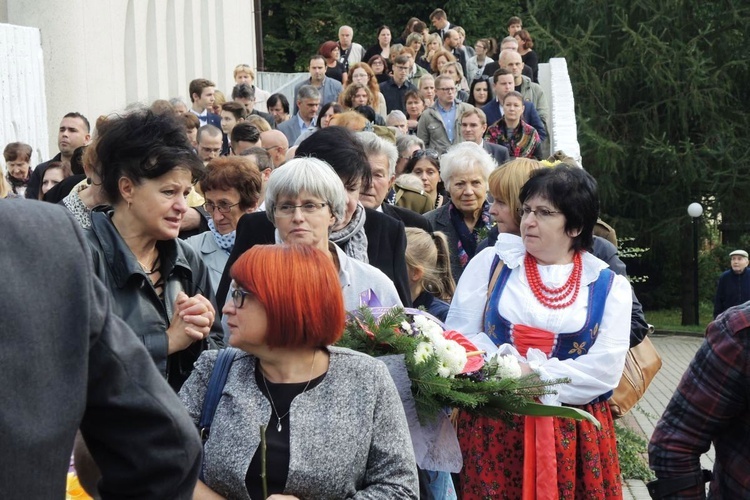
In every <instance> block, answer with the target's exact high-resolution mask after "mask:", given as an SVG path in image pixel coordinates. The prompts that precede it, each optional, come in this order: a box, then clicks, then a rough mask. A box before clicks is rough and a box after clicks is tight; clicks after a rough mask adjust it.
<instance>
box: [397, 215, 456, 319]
mask: <svg viewBox="0 0 750 500" xmlns="http://www.w3.org/2000/svg"><path fill="white" fill-rule="evenodd" d="M406 268H407V270H408V271H409V285H410V287H411V300H412V302H413V304H414V307H424V308H425V309H426V310H427V312H428V313H430V314H432V315H433V316H435V317H436V318H438V319H439V320H440V321H445V317H446V316H447V315H448V309H449V308H450V306H449V304H448V302H446V301H450V300H451V297H452V296H453V292H454V291H455V289H456V283H455V281H453V274H452V273H451V264H450V253H449V251H448V238H447V236H445V234H443V233H441V232H440V231H437V232H434V233H432V234H430V233H427V232H426V231H425V230H424V229H419V228H415V227H407V228H406Z"/></svg>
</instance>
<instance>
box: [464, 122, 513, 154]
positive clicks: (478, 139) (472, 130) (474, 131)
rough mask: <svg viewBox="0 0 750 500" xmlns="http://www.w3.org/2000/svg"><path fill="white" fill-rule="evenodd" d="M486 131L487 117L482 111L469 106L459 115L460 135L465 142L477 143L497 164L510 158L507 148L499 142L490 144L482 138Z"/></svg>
mask: <svg viewBox="0 0 750 500" xmlns="http://www.w3.org/2000/svg"><path fill="white" fill-rule="evenodd" d="M486 131H487V117H486V116H485V114H484V111H482V110H481V109H477V108H471V109H469V110H467V111H466V112H465V113H464V114H463V115H461V136H462V137H463V138H464V141H466V142H474V143H476V144H479V145H480V146H482V147H483V148H484V150H485V151H487V152H488V153H489V154H490V156H492V157H493V158H494V159H495V162H496V163H497V165H498V166H500V165H502V164H503V163H505V162H506V161H508V160H509V159H510V156H509V154H508V148H506V147H505V146H501V145H500V144H492V143H489V142H487V141H485V140H484V139H482V137H484V133H485V132H486Z"/></svg>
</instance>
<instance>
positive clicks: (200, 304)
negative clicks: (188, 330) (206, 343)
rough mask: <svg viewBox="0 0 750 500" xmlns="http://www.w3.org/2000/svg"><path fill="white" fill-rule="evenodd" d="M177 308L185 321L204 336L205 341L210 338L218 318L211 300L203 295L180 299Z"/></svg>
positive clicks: (176, 302) (177, 301) (176, 303)
mask: <svg viewBox="0 0 750 500" xmlns="http://www.w3.org/2000/svg"><path fill="white" fill-rule="evenodd" d="M175 306H176V308H177V309H178V310H179V314H180V317H181V318H182V320H183V321H185V322H186V323H190V324H192V325H194V326H195V327H196V329H197V330H198V331H200V332H201V333H202V334H203V338H204V339H205V338H206V337H208V334H209V333H211V326H213V324H214V318H215V317H216V311H215V310H214V306H213V304H211V301H210V300H208V299H207V298H206V297H204V296H203V295H201V294H196V295H193V296H192V297H187V296H185V297H178V298H177V300H176V301H175Z"/></svg>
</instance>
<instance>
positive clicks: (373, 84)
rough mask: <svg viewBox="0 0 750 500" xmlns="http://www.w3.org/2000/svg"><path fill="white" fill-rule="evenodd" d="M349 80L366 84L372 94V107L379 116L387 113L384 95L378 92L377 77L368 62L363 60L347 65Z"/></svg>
mask: <svg viewBox="0 0 750 500" xmlns="http://www.w3.org/2000/svg"><path fill="white" fill-rule="evenodd" d="M349 81H350V82H351V83H361V84H363V85H365V86H367V88H368V89H370V93H371V94H372V104H371V106H372V108H373V109H374V110H375V111H377V113H378V114H379V115H380V116H385V115H386V114H388V110H387V109H386V106H385V97H384V96H383V94H382V93H381V92H380V86H379V84H378V79H377V77H376V76H375V72H374V71H373V70H372V68H371V67H370V65H369V64H367V63H365V62H358V63H356V64H352V65H351V66H350V67H349Z"/></svg>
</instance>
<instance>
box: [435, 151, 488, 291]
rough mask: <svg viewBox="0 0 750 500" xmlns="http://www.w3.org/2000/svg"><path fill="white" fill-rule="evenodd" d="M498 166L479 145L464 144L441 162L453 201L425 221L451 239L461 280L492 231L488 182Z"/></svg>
mask: <svg viewBox="0 0 750 500" xmlns="http://www.w3.org/2000/svg"><path fill="white" fill-rule="evenodd" d="M496 166H497V165H496V164H495V161H494V160H493V159H492V157H491V156H490V155H489V154H488V153H487V152H486V151H485V150H484V148H482V147H481V146H479V145H478V144H475V143H473V142H462V143H460V144H457V145H456V146H453V147H452V148H451V149H449V150H448V151H447V152H446V153H445V154H444V155H443V156H442V157H441V158H440V178H441V179H442V181H443V183H444V184H445V188H446V190H447V191H448V193H449V194H450V198H451V199H450V201H449V202H448V203H446V204H445V205H443V206H442V207H440V208H438V209H437V210H433V211H431V212H427V213H426V214H425V218H426V219H427V220H428V221H430V222H431V223H432V227H433V228H434V229H435V231H442V232H444V233H445V234H446V235H447V236H448V243H449V250H450V256H451V271H452V272H453V277H454V278H455V279H456V280H458V279H459V278H460V277H461V273H462V272H463V270H464V268H465V267H466V264H468V263H469V261H470V260H471V259H472V257H474V255H475V254H476V251H477V244H478V242H479V241H480V240H481V239H483V238H484V233H486V232H487V231H488V230H489V229H490V213H489V211H490V205H489V203H488V202H487V179H488V178H489V176H490V173H491V172H492V170H494V169H495V167H496Z"/></svg>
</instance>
